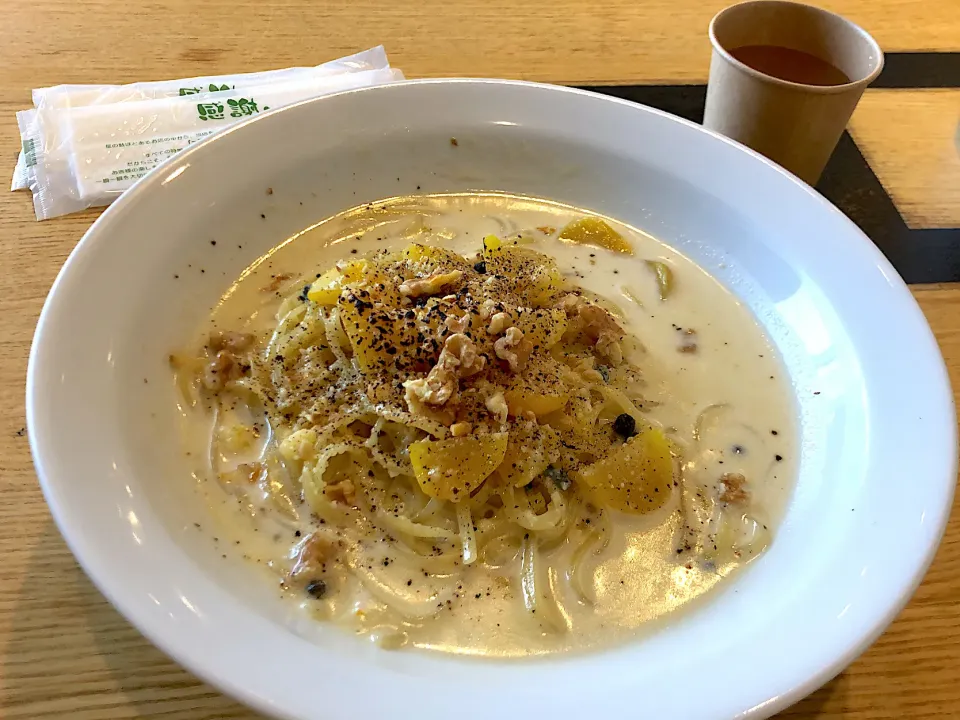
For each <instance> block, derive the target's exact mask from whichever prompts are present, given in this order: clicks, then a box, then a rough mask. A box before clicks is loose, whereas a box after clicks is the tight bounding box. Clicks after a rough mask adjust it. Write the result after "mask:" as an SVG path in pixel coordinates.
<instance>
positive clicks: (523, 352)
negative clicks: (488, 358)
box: [493, 327, 533, 372]
mask: <svg viewBox="0 0 960 720" xmlns="http://www.w3.org/2000/svg"><path fill="white" fill-rule="evenodd" d="M493 350H494V352H495V353H496V354H497V357H498V358H500V359H501V360H505V361H506V362H507V364H508V365H509V366H510V369H511V370H513V372H520V371H521V370H523V368H524V366H525V365H526V364H527V360H528V359H529V358H530V353H532V352H533V343H531V342H530V341H529V340H524V338H523V331H522V330H521V329H520V328H518V327H510V328H507V332H506V333H504V335H503V337H502V338H500V339H499V340H497V341H496V342H495V343H494V344H493Z"/></svg>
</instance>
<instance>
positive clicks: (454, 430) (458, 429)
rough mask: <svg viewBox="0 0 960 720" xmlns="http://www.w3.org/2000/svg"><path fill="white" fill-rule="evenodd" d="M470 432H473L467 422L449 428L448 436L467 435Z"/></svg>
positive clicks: (471, 426)
mask: <svg viewBox="0 0 960 720" xmlns="http://www.w3.org/2000/svg"><path fill="white" fill-rule="evenodd" d="M471 430H473V425H471V424H470V423H468V422H458V423H454V424H453V425H451V426H450V434H451V435H453V436H454V437H463V436H464V435H469V434H470V431H471Z"/></svg>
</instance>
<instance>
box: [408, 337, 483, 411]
mask: <svg viewBox="0 0 960 720" xmlns="http://www.w3.org/2000/svg"><path fill="white" fill-rule="evenodd" d="M486 364H487V359H486V358H485V357H484V356H483V355H480V354H479V353H478V352H477V346H476V345H474V344H473V340H471V339H470V338H468V337H467V336H466V335H464V334H462V333H454V334H453V335H451V336H450V337H448V338H447V339H446V341H445V342H444V343H443V350H441V351H440V357H439V358H437V364H436V365H434V366H433V368H432V369H431V370H430V372H429V373H427V376H426V377H425V378H418V379H416V380H407V381H406V382H405V383H403V387H404V390H405V393H404V400H406V403H407V407H408V408H409V409H410V412H412V413H415V414H418V415H423V414H425V413H424V412H423V407H422V405H434V406H440V405H445V404H446V403H447V402H448V401H449V400H450V399H451V398H452V397H453V396H454V395H456V393H457V390H458V388H459V381H460V378H468V377H472V376H473V375H476V374H477V373H479V372H481V371H482V370H483V368H484V367H486Z"/></svg>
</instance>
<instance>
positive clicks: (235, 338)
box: [207, 330, 254, 353]
mask: <svg viewBox="0 0 960 720" xmlns="http://www.w3.org/2000/svg"><path fill="white" fill-rule="evenodd" d="M253 341H254V337H253V335H251V334H250V333H239V332H234V331H232V330H226V331H221V332H213V333H210V340H209V341H208V342H207V346H208V347H209V348H210V351H211V352H214V353H216V352H220V351H221V350H229V351H231V352H235V353H236V352H243V351H244V350H247V349H249V348H250V346H251V345H253Z"/></svg>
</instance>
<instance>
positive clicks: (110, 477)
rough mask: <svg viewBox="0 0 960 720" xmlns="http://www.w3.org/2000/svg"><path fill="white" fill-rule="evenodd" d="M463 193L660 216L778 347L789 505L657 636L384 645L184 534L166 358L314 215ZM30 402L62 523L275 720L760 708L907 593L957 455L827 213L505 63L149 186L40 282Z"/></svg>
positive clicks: (648, 119)
mask: <svg viewBox="0 0 960 720" xmlns="http://www.w3.org/2000/svg"><path fill="white" fill-rule="evenodd" d="M451 137H456V138H457V139H458V143H457V146H456V147H455V146H454V145H453V144H452V143H451V142H450V138H451ZM268 188H269V189H270V191H268V190H267V189H268ZM469 190H505V191H510V192H514V193H521V194H529V195H534V196H540V197H546V198H551V199H556V200H560V201H565V202H569V203H571V204H574V205H577V206H581V207H585V208H588V209H591V210H595V211H598V212H600V213H603V214H606V215H610V216H613V217H616V218H618V219H620V220H623V221H625V222H627V223H630V224H633V225H635V226H637V227H639V228H641V229H643V230H646V231H648V232H650V233H651V234H653V235H654V236H656V237H658V238H660V239H662V240H664V241H665V242H667V243H668V244H670V245H673V246H674V247H676V248H677V249H679V250H680V251H681V252H683V253H685V254H686V255H687V256H688V257H690V258H692V259H693V260H695V261H696V262H697V263H699V264H700V265H701V266H703V267H704V268H705V269H706V270H708V271H709V272H710V273H712V274H713V275H714V276H715V277H717V278H718V279H719V280H720V281H721V282H722V283H724V284H725V285H726V286H727V287H729V288H730V289H731V291H732V292H733V293H734V294H735V295H737V296H738V297H739V298H740V299H741V300H742V301H743V302H744V303H746V304H747V305H748V306H749V307H750V308H751V310H752V311H753V312H754V314H755V315H756V317H757V318H758V320H759V321H760V323H761V324H762V325H763V326H764V327H765V329H766V332H767V333H768V334H769V336H770V338H771V339H772V341H773V342H774V343H775V344H776V345H777V347H778V348H779V350H780V352H781V353H782V355H783V358H784V360H785V363H786V366H787V370H788V372H789V375H790V378H791V385H792V388H793V391H794V392H795V395H796V406H797V408H798V413H799V422H798V425H799V428H800V430H799V431H800V434H801V436H800V442H799V446H800V449H801V460H800V464H799V477H798V479H797V485H796V490H795V492H794V495H793V498H792V500H791V502H790V505H789V508H788V511H787V515H786V518H785V520H784V521H783V523H782V525H781V527H780V528H779V529H778V532H777V535H776V538H775V540H774V543H773V545H772V546H771V547H770V549H769V551H768V552H767V553H766V554H765V555H763V556H762V557H760V558H759V559H758V560H756V561H755V562H753V563H752V564H751V565H750V567H749V569H748V570H747V571H746V572H744V573H741V574H739V575H738V576H737V577H736V578H735V579H734V580H732V581H731V582H729V583H728V584H726V585H725V586H724V587H723V588H722V589H721V590H719V591H718V592H716V593H715V594H714V595H713V596H712V597H711V598H710V600H709V601H708V602H706V603H703V604H702V605H700V606H699V607H698V609H696V610H695V611H693V612H690V613H687V614H684V615H683V616H681V617H679V618H678V619H677V620H676V621H675V622H671V623H669V624H668V625H667V626H665V627H663V628H661V629H660V630H658V631H657V632H655V633H653V634H652V635H649V636H646V637H643V638H638V639H636V640H633V641H629V640H625V641H624V643H623V644H621V645H619V646H617V647H613V648H610V649H608V650H604V651H602V652H593V653H589V654H582V655H559V656H552V657H549V658H547V659H533V660H529V661H510V662H505V661H497V660H477V659H469V658H461V657H454V656H447V655H441V654H431V653H424V652H412V651H387V650H382V649H379V648H377V647H376V646H374V645H372V644H370V643H365V642H362V641H360V640H359V639H357V638H355V637H352V636H349V635H347V634H345V633H343V632H342V631H340V630H338V629H336V628H335V627H331V626H328V625H324V624H319V623H318V624H309V625H305V624H304V622H303V621H302V620H298V619H296V618H295V617H294V616H293V615H291V614H288V612H289V611H287V610H286V609H285V608H286V607H287V606H286V605H283V604H281V603H280V602H279V600H278V599H277V597H276V596H275V593H274V592H273V588H271V587H266V586H265V585H264V586H261V584H258V583H255V582H250V575H249V574H248V569H247V568H246V567H245V566H242V564H237V563H232V562H224V561H223V560H222V559H221V557H220V553H219V551H218V550H217V548H216V547H213V544H212V543H210V542H209V539H207V538H203V537H202V536H200V535H198V534H197V533H196V532H195V530H194V525H193V523H194V522H197V518H198V517H199V516H198V515H197V512H198V509H197V508H193V507H190V506H189V503H185V502H183V500H182V498H183V497H184V494H183V490H184V488H185V487H186V486H187V485H188V484H189V482H190V479H189V478H188V477H185V473H184V472H183V468H182V467H181V466H180V465H179V460H178V452H177V448H178V438H177V431H176V427H175V423H174V422H173V405H172V403H171V402H170V400H169V398H170V393H172V392H173V390H172V386H171V383H170V380H169V368H168V365H167V355H168V353H169V351H170V349H171V348H173V347H175V346H177V344H178V343H182V342H183V341H184V339H185V338H187V337H189V336H190V334H191V333H192V332H194V331H195V330H196V328H197V327H198V326H199V323H200V322H201V320H202V319H203V318H204V317H205V316H206V314H207V312H208V311H209V309H210V308H211V307H212V305H213V304H214V303H215V302H216V301H217V299H218V297H219V296H220V295H221V294H222V293H223V292H224V290H225V289H226V288H227V287H229V285H230V283H231V282H232V281H233V280H234V278H236V277H237V276H238V275H239V274H240V273H241V271H242V270H243V269H244V268H245V267H246V266H247V265H248V264H249V263H250V262H251V261H252V260H254V259H255V258H256V257H258V256H259V255H261V254H263V253H264V252H266V251H268V250H269V249H270V248H272V247H273V246H275V245H276V244H278V243H279V242H280V241H282V240H283V239H284V238H287V237H290V236H292V235H294V234H295V233H296V232H298V231H300V230H302V229H304V228H306V227H308V226H309V225H311V224H313V223H315V222H316V221H318V220H319V219H321V218H323V217H326V216H328V215H331V214H334V213H336V212H338V211H340V210H343V209H345V208H347V207H350V206H354V205H357V204H359V203H362V202H366V201H371V200H375V199H379V198H382V197H387V196H393V195H399V194H404V193H416V192H418V191H419V192H441V191H469ZM27 416H28V424H29V433H30V439H31V444H32V448H33V454H34V460H35V463H36V468H37V473H38V475H39V477H40V482H41V484H42V487H43V491H44V493H45V495H46V498H47V501H48V502H49V504H50V508H51V510H52V512H53V515H54V517H55V519H56V521H57V523H58V525H59V527H60V529H61V531H62V533H63V535H64V537H65V538H66V540H67V542H68V543H69V545H70V547H71V549H72V550H73V552H74V553H75V555H76V557H77V559H78V560H79V561H80V563H81V564H82V565H83V567H84V569H85V570H86V571H87V573H88V574H89V575H90V577H91V578H92V579H93V581H94V582H95V583H96V584H97V586H98V587H99V588H100V589H101V590H102V591H103V593H104V595H106V596H107V598H108V599H109V600H110V601H111V602H112V603H113V604H114V605H115V606H116V607H117V608H118V609H119V610H120V611H121V612H122V613H123V614H124V615H125V616H126V617H127V618H128V619H129V620H130V621H131V622H133V623H134V624H135V625H136V626H137V627H138V628H139V629H140V630H141V631H142V632H143V633H144V634H145V635H146V636H147V637H148V638H149V639H150V640H152V641H153V642H154V643H156V644H157V645H158V646H159V647H160V648H162V649H163V650H164V651H166V652H167V653H169V654H170V655H171V656H172V657H173V658H174V659H176V660H177V661H179V662H180V663H182V664H183V665H184V666H186V667H187V668H189V669H190V670H192V671H193V672H195V673H196V674H197V675H199V676H201V677H202V678H204V679H206V680H208V681H210V682H211V683H213V684H214V685H216V686H217V687H219V688H221V689H223V690H224V691H225V692H227V693H229V694H231V695H233V696H235V697H237V698H239V699H240V700H242V701H244V702H246V703H248V704H250V705H251V706H253V707H255V708H257V709H258V710H260V711H262V712H265V713H269V714H271V715H275V716H278V717H284V718H316V717H323V718H328V719H330V720H333V719H335V718H361V717H362V718H388V717H407V716H410V717H414V716H415V717H417V718H419V719H420V720H434V719H436V720H441V719H442V720H446V719H447V718H449V717H451V716H454V715H455V716H456V717H458V718H463V719H466V718H487V717H489V716H490V715H491V713H495V714H496V715H497V716H498V717H503V718H521V717H525V718H526V717H551V718H556V719H558V720H559V719H561V718H578V719H579V718H583V717H622V716H631V717H640V716H643V717H650V718H666V717H671V718H687V719H693V718H716V719H718V720H719V719H728V718H733V717H751V718H760V717H767V716H769V715H771V714H772V713H774V712H775V711H777V710H779V709H781V708H783V707H785V706H786V705H788V704H790V703H791V702H794V701H796V700H797V699H799V698H800V697H802V696H803V695H805V694H807V693H809V692H810V691H812V690H813V689H815V688H816V687H817V686H819V685H820V684H822V683H823V682H825V681H826V680H828V679H829V678H830V677H832V676H833V675H835V674H836V673H838V672H839V671H840V670H841V669H842V668H843V667H844V666H845V665H846V664H848V663H849V662H851V661H852V660H853V659H854V658H855V657H856V656H857V655H858V654H859V653H860V652H862V651H863V650H864V649H865V648H866V647H867V646H868V645H869V644H870V643H871V642H872V641H873V640H874V639H875V638H876V637H877V636H878V635H879V634H880V632H881V631H882V630H883V629H884V627H885V626H886V625H887V624H888V623H889V622H890V621H891V620H892V619H893V618H894V616H895V615H896V614H897V612H898V611H899V610H900V609H901V608H902V607H903V605H904V604H905V603H906V602H907V600H908V599H909V598H910V596H911V594H912V593H913V591H914V590H915V588H916V587H917V585H918V583H919V582H920V580H921V578H922V577H923V574H924V571H925V570H926V568H927V566H928V564H929V563H930V561H931V559H932V557H933V554H934V551H935V549H936V547H937V543H938V541H939V539H940V536H941V533H942V531H943V528H944V525H945V522H946V518H947V514H948V511H949V508H950V503H951V497H952V493H953V487H954V483H955V481H956V471H957V468H956V436H955V429H956V425H955V422H956V417H955V414H954V408H953V402H952V394H951V391H950V387H949V382H948V379H947V375H946V372H945V369H944V365H943V361H942V358H941V356H940V354H939V351H938V348H937V345H936V342H935V340H934V338H933V336H932V334H931V332H930V330H929V328H928V326H927V324H926V322H925V321H924V318H923V316H922V314H921V313H920V311H919V309H918V308H917V305H916V304H915V302H914V301H913V299H912V297H911V295H910V293H909V291H908V290H907V288H906V287H905V286H904V284H903V283H902V282H901V280H900V278H899V277H898V276H897V274H896V272H894V270H893V269H892V268H891V266H890V265H889V264H888V263H887V261H886V260H885V259H884V258H883V257H882V255H881V254H880V253H879V252H878V251H877V249H876V248H875V247H874V246H873V245H872V244H871V242H870V241H869V240H868V239H867V238H866V237H864V236H863V235H862V234H861V233H860V231H859V230H858V229H857V228H856V227H855V226H854V225H853V224H852V223H851V222H850V221H849V220H847V218H845V217H844V216H843V215H842V214H841V213H840V212H839V211H837V210H836V209H835V208H834V207H832V206H831V205H830V204H828V203H827V202H826V201H825V200H824V199H823V198H821V197H820V196H819V195H818V194H817V193H815V192H814V191H813V190H811V189H810V188H809V187H807V186H806V185H804V184H803V183H801V182H799V181H798V180H797V179H796V178H794V177H792V176H791V175H789V174H788V173H786V172H784V171H783V170H782V169H780V168H778V167H777V166H775V165H773V164H772V163H770V162H767V161H766V160H764V159H763V158H761V157H759V156H758V155H756V154H753V153H751V152H750V151H748V150H746V149H744V148H743V147H741V146H739V145H737V144H735V143H732V142H730V141H727V140H725V139H723V138H721V137H719V136H716V135H713V134H711V133H709V132H706V131H704V130H703V129H701V128H700V127H698V126H696V125H693V124H691V123H688V122H685V121H683V120H679V119H677V118H675V117H672V116H669V115H666V114H664V113H661V112H658V111H655V110H651V109H648V108H645V107H641V106H637V105H634V104H631V103H628V102H623V101H620V100H616V99H611V98H606V97H601V96H597V95H593V94H589V93H584V92H579V91H576V90H569V89H562V88H557V87H548V86H540V85H533V84H526V83H520V82H508V81H495V80H440V81H423V82H411V83H402V84H397V85H391V86H386V87H380V88H373V89H368V90H361V91H353V92H347V93H343V94H340V95H335V96H330V97H325V98H321V99H318V100H314V101H309V102H305V103H302V104H299V105H296V106H293V107H289V108H286V109H283V110H280V111H276V112H273V113H270V114H268V115H265V116H263V117H261V118H258V119H255V120H253V121H251V122H248V123H246V124H244V125H241V126H238V127H236V128H235V129H233V130H230V131H228V132H225V133H223V134H221V135H218V136H216V137H215V138H213V139H211V140H208V141H205V142H202V143H199V144H198V145H196V146H194V147H193V148H191V149H189V150H187V151H185V152H183V153H181V154H180V155H177V156H176V157H175V158H173V159H172V160H171V161H170V162H169V163H167V164H165V165H164V166H162V167H161V168H158V169H157V170H156V171H155V172H153V173H151V174H150V175H149V176H148V177H147V178H145V179H144V180H142V181H141V182H139V183H138V184H137V185H136V187H135V188H133V189H132V190H131V191H129V192H127V193H126V194H124V196H123V197H122V198H121V199H120V200H119V201H118V202H117V203H116V204H114V205H113V207H111V208H110V209H109V210H107V211H106V212H105V213H104V215H103V217H102V218H100V220H98V221H97V222H96V223H95V224H94V226H93V227H92V228H91V229H90V231H89V232H88V233H87V234H86V236H85V237H84V239H83V240H82V242H81V243H80V244H79V245H78V246H77V248H76V250H75V251H74V252H73V254H72V255H71V256H70V258H69V260H68V261H67V263H66V264H65V265H64V268H63V270H62V272H61V273H60V276H59V277H58V278H57V281H56V283H55V284H54V287H53V289H52V290H51V292H50V296H49V298H48V299H47V302H46V305H45V307H44V309H43V313H42V315H41V318H40V322H39V325H38V328H37V332H36V337H35V339H34V345H33V349H32V353H31V357H30V368H29V373H28V379H27Z"/></svg>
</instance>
